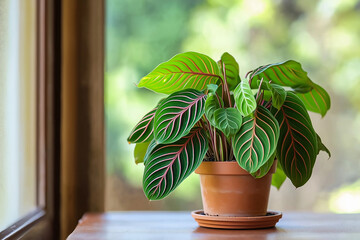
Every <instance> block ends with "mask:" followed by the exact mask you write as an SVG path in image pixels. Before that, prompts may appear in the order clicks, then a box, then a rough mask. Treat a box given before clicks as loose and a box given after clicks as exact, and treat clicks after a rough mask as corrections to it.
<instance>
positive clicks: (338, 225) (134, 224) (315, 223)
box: [68, 212, 360, 240]
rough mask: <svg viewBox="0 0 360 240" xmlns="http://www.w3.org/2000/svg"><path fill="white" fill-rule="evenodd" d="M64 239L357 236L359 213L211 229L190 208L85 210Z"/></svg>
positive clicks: (311, 215) (298, 215) (308, 215)
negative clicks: (250, 227) (273, 225)
mask: <svg viewBox="0 0 360 240" xmlns="http://www.w3.org/2000/svg"><path fill="white" fill-rule="evenodd" d="M68 239H69V240H82V239H87V240H92V239H99V240H105V239H106V240H110V239H111V240H116V239H126V240H132V239H139V240H142V239H144V240H145V239H154V240H155V239H156V240H158V239H170V240H177V239H179V240H180V239H181V240H186V239H199V240H205V239H206V240H218V239H259V240H266V239H271V240H274V239H304V240H305V239H306V240H309V239H360V214H330V213H329V214H319V213H295V212H292V213H283V218H282V219H280V221H279V223H278V224H277V225H276V228H270V229H260V230H215V229H208V228H202V227H198V225H197V223H196V222H195V220H194V219H193V218H192V217H191V215H190V212H111V213H104V214H96V213H89V214H85V215H84V216H83V218H82V219H81V220H80V221H79V224H78V226H77V227H76V229H75V230H74V232H73V233H72V234H71V235H70V236H69V237H68Z"/></svg>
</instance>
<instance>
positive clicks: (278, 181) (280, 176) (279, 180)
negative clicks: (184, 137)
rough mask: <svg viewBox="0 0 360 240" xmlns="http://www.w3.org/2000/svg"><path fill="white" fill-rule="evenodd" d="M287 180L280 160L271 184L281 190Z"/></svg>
mask: <svg viewBox="0 0 360 240" xmlns="http://www.w3.org/2000/svg"><path fill="white" fill-rule="evenodd" d="M285 180H286V175H285V173H284V171H283V170H282V168H281V164H280V162H279V161H278V163H277V166H276V171H275V173H274V174H273V175H272V179H271V185H273V186H274V187H276V188H277V189H278V190H279V189H280V187H281V185H282V184H283V183H284V182H285Z"/></svg>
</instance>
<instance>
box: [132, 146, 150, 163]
mask: <svg viewBox="0 0 360 240" xmlns="http://www.w3.org/2000/svg"><path fill="white" fill-rule="evenodd" d="M149 144H150V142H143V143H137V144H136V145H135V149H134V159H135V163H136V164H138V163H142V162H144V157H145V154H146V151H147V149H148V147H149Z"/></svg>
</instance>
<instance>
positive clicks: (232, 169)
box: [195, 160, 277, 176]
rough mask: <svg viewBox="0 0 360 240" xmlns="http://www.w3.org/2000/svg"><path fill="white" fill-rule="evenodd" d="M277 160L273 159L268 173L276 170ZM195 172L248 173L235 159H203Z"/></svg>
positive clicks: (208, 173)
mask: <svg viewBox="0 0 360 240" xmlns="http://www.w3.org/2000/svg"><path fill="white" fill-rule="evenodd" d="M276 163H277V160H275V161H274V164H273V165H272V167H271V169H270V170H269V172H268V174H269V173H270V174H273V173H274V172H275V170H276ZM195 173H197V174H200V175H250V176H251V174H249V173H248V172H247V171H245V170H244V169H243V168H242V167H240V165H239V164H238V163H237V162H236V161H229V162H227V161H224V162H215V161H208V162H205V161H203V162H202V163H201V164H200V166H199V167H198V168H197V169H196V170H195Z"/></svg>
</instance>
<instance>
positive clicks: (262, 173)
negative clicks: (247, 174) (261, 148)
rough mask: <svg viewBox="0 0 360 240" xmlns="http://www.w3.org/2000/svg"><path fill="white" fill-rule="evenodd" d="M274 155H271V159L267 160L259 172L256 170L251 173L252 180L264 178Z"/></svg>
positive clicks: (272, 162)
mask: <svg viewBox="0 0 360 240" xmlns="http://www.w3.org/2000/svg"><path fill="white" fill-rule="evenodd" d="M275 156H276V154H275V153H273V155H271V157H270V158H269V160H267V161H266V163H265V164H264V165H262V166H261V167H260V168H259V170H257V171H256V172H254V173H252V174H251V175H252V176H253V177H254V178H262V177H264V176H265V175H266V174H267V173H268V172H269V170H270V168H271V167H272V165H273V164H274V159H275Z"/></svg>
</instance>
